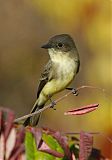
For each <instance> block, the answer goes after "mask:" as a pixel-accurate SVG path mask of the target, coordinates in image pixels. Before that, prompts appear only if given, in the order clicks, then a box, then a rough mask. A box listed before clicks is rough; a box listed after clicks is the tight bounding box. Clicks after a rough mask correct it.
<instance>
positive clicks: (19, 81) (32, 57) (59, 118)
mask: <svg viewBox="0 0 112 160" xmlns="http://www.w3.org/2000/svg"><path fill="white" fill-rule="evenodd" d="M111 7H112V1H111V0H99V1H98V0H71V1H68V0H61V1H60V0H56V1H52V0H46V1H45V0H32V1H30V0H21V1H18V0H10V1H8V0H7V1H4V0H0V104H1V105H3V106H6V107H10V108H12V109H14V110H15V113H16V115H17V116H22V115H24V114H26V113H28V112H29V110H30V108H31V106H32V105H33V103H34V101H35V98H36V90H37V85H38V80H39V77H40V73H41V71H42V69H43V65H44V64H45V63H46V62H47V60H48V54H47V52H46V51H45V50H42V49H41V48H40V46H41V45H42V44H43V43H45V42H46V41H47V40H48V39H49V37H51V36H52V35H55V34H60V33H69V34H71V36H72V37H73V38H74V40H75V42H76V46H77V48H78V51H79V54H80V59H81V68H80V72H79V74H78V75H77V78H76V79H75V81H74V82H73V83H72V84H71V86H75V87H76V86H80V85H85V84H86V85H93V86H98V87H101V88H104V89H105V90H106V92H105V93H102V92H101V91H98V90H91V89H88V90H83V91H81V93H80V94H79V96H78V97H74V96H70V97H68V98H67V99H66V100H64V101H62V102H60V103H59V104H58V105H57V110H56V111H54V110H51V109H50V110H48V111H46V112H45V113H44V114H43V116H42V119H41V123H40V125H42V126H47V127H51V128H53V129H57V130H60V131H67V132H68V131H69V132H70V131H71V132H72V131H74V128H75V131H80V130H85V131H92V132H94V131H98V132H102V133H104V134H105V136H111V135H112V118H111V115H112V109H111V107H112V106H111V103H110V97H111V96H112V94H111V88H112V69H111V68H112V63H111V58H112V56H111V40H112V39H111V37H112V35H111V34H112V31H111V28H112V25H111ZM65 92H66V91H64V92H62V93H59V94H57V95H56V96H54V98H56V97H59V96H61V95H62V94H64V93H65ZM96 102H97V103H99V104H100V108H99V109H98V110H97V111H95V112H93V113H90V114H87V115H85V116H81V117H80V116H78V117H68V116H67V117H65V116H64V115H63V112H64V111H66V110H68V109H70V108H72V107H77V106H81V105H86V104H89V103H96ZM94 143H95V146H97V148H101V149H102V150H103V151H102V152H103V153H104V154H105V155H106V157H110V155H111V154H112V153H111V150H112V146H111V144H110V143H109V142H108V141H107V140H106V139H105V138H104V137H102V136H96V137H95V142H94Z"/></svg>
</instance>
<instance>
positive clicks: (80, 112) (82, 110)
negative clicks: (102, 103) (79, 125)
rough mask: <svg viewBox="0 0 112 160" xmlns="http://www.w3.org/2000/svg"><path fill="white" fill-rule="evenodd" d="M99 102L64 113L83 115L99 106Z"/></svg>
mask: <svg viewBox="0 0 112 160" xmlns="http://www.w3.org/2000/svg"><path fill="white" fill-rule="evenodd" d="M98 106H99V104H89V105H87V106H83V107H80V108H77V109H72V110H69V111H67V112H65V113H64V115H83V114H86V113H89V112H92V111H94V110H96V109H97V108H98Z"/></svg>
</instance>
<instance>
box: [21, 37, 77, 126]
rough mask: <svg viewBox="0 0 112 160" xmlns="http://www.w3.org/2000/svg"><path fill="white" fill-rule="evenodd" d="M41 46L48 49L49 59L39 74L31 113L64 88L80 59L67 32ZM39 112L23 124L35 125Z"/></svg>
mask: <svg viewBox="0 0 112 160" xmlns="http://www.w3.org/2000/svg"><path fill="white" fill-rule="evenodd" d="M42 48H45V49H48V53H49V56H50V59H49V61H48V63H47V65H46V66H45V68H44V71H43V73H42V74H41V78H40V83H39V86H38V91H37V101H36V105H34V107H33V108H32V110H31V113H33V112H35V111H38V110H39V109H41V108H43V107H44V105H45V103H46V102H47V101H48V100H49V99H50V98H51V97H52V96H53V95H54V94H55V93H57V92H60V91H62V90H64V89H65V88H66V87H67V86H68V85H69V84H70V83H71V81H72V80H73V79H74V77H75V76H76V74H77V73H78V71H79V67H80V59H79V54H78V51H77V48H76V46H75V42H74V41H73V39H72V38H71V36H70V35H68V34H60V35H56V36H54V37H52V38H50V39H49V41H48V43H47V44H45V45H43V46H42ZM39 117H40V113H39V114H36V115H34V116H32V117H29V118H27V119H26V120H25V122H24V126H27V125H30V126H36V125H37V124H38V121H39Z"/></svg>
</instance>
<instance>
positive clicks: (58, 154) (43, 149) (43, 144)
mask: <svg viewBox="0 0 112 160" xmlns="http://www.w3.org/2000/svg"><path fill="white" fill-rule="evenodd" d="M39 151H42V152H45V153H49V154H51V155H53V156H55V157H58V158H63V157H64V154H62V153H59V152H57V151H55V150H52V149H50V148H49V146H48V145H47V144H46V143H45V142H44V141H42V143H41V146H40V147H39Z"/></svg>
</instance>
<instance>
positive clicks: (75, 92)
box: [66, 88, 79, 96]
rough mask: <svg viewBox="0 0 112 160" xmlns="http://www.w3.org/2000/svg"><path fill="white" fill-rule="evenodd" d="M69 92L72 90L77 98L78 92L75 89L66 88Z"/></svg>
mask: <svg viewBox="0 0 112 160" xmlns="http://www.w3.org/2000/svg"><path fill="white" fill-rule="evenodd" d="M66 89H67V90H71V91H72V93H73V94H74V95H75V96H78V94H79V93H78V91H77V90H76V89H75V88H66Z"/></svg>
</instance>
